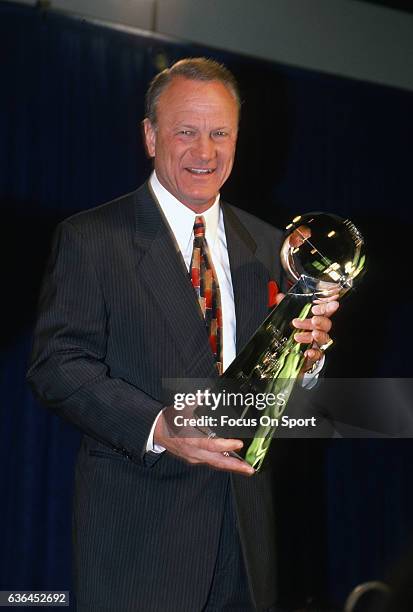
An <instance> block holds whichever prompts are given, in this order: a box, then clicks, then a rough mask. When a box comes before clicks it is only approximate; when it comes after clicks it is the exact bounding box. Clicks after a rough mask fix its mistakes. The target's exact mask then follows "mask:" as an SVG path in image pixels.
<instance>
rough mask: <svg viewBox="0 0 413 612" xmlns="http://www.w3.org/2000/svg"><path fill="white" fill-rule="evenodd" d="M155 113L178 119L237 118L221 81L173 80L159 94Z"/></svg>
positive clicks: (234, 104) (230, 96) (236, 106)
mask: <svg viewBox="0 0 413 612" xmlns="http://www.w3.org/2000/svg"><path fill="white" fill-rule="evenodd" d="M158 110H159V111H161V113H162V114H165V113H167V114H168V115H172V114H173V115H174V116H175V117H177V118H178V117H181V118H182V119H184V118H185V116H190V115H192V116H193V117H194V119H195V118H197V117H198V116H199V113H206V114H211V115H215V116H217V118H218V116H222V117H224V116H226V118H227V121H228V116H229V115H232V114H233V113H234V114H235V116H236V117H237V116H238V105H237V102H236V100H235V98H234V96H233V94H232V92H231V91H230V89H229V88H228V87H227V86H226V85H225V84H224V83H222V82H221V81H218V80H214V81H199V80H193V79H187V78H184V77H181V76H179V77H174V78H173V79H172V80H171V82H170V83H169V84H168V85H167V87H166V88H165V89H164V90H163V92H162V93H161V95H160V97H159V100H158Z"/></svg>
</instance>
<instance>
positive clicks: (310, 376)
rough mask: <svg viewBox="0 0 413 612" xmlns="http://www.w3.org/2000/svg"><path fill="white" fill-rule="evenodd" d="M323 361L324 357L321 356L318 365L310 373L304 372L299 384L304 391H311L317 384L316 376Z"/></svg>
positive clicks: (322, 365)
mask: <svg viewBox="0 0 413 612" xmlns="http://www.w3.org/2000/svg"><path fill="white" fill-rule="evenodd" d="M325 360H326V356H325V355H323V356H322V357H321V359H319V360H318V363H317V365H316V367H315V368H314V369H313V370H311V371H310V372H304V375H303V380H302V383H301V384H302V386H303V387H304V388H305V389H312V388H313V387H314V386H315V385H316V384H317V380H318V375H319V374H320V372H321V370H322V369H323V367H324V363H325Z"/></svg>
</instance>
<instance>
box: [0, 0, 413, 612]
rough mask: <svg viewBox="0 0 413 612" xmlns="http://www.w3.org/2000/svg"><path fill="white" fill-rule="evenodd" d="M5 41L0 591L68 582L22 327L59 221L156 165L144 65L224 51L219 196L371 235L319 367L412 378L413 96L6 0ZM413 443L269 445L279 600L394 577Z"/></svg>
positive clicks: (65, 481) (51, 435) (68, 461)
mask: <svg viewBox="0 0 413 612" xmlns="http://www.w3.org/2000/svg"><path fill="white" fill-rule="evenodd" d="M0 41H1V42H0V45H1V58H2V60H1V64H0V75H1V85H2V94H1V96H0V202H1V241H0V255H1V269H2V299H1V305H2V310H3V315H2V328H1V347H0V349H1V350H0V404H1V421H0V461H1V501H0V525H1V528H2V546H1V547H0V588H1V589H45V588H48V589H66V590H67V589H70V587H71V576H70V572H71V569H70V538H71V534H70V529H71V496H72V479H73V464H74V460H75V454H76V450H77V446H78V443H79V434H78V432H76V431H74V429H72V428H71V426H69V425H67V424H64V423H63V422H61V421H60V420H59V419H58V418H57V417H54V416H52V415H50V414H48V413H47V411H46V410H45V409H43V408H42V407H40V406H39V405H37V403H36V402H35V400H34V399H33V398H32V396H31V394H30V392H29V390H28V387H27V385H26V383H25V380H24V377H25V371H26V368H27V361H28V356H29V353H30V343H31V339H30V335H31V330H32V326H33V322H34V319H35V312H36V300H37V293H38V288H39V284H40V281H41V276H42V271H43V268H44V264H45V260H46V257H47V253H48V248H49V244H50V238H51V234H52V231H53V228H54V227H55V225H56V223H57V222H58V221H59V220H61V219H63V218H65V217H67V216H69V215H70V214H72V213H74V212H77V211H79V210H82V209H86V208H90V207H92V206H95V205H97V204H100V203H102V202H105V201H107V200H110V199H111V198H113V197H115V196H117V195H119V194H121V193H124V192H127V191H131V190H133V189H135V188H136V187H137V186H138V185H139V184H140V183H141V182H142V181H143V180H144V179H145V178H146V177H147V175H148V173H149V171H150V165H149V163H148V161H147V160H146V159H145V156H144V152H143V148H142V146H141V136H140V121H141V119H142V117H143V96H144V91H145V89H146V86H147V84H148V82H149V80H150V78H151V77H152V76H153V75H154V74H155V73H156V72H157V71H158V70H159V69H160V68H162V67H163V66H164V64H165V62H167V63H168V64H169V63H170V62H172V61H174V60H176V59H179V58H180V57H184V56H188V55H198V54H203V55H205V54H207V55H209V56H213V57H216V58H218V59H220V60H223V61H224V62H226V63H227V65H228V66H229V67H230V68H231V69H232V70H233V71H234V73H235V74H236V76H237V77H238V78H239V80H240V83H241V89H242V93H243V98H244V100H245V101H244V104H243V110H242V123H241V135H240V141H239V150H238V154H237V162H236V167H235V169H234V172H233V175H232V177H231V179H230V180H229V182H228V184H227V185H226V186H225V188H224V190H223V192H224V196H225V197H226V199H228V200H229V201H232V202H234V203H237V204H238V205H240V206H241V207H243V208H245V209H246V210H250V211H251V212H253V213H255V214H257V215H258V216H261V217H262V218H264V219H266V220H268V221H270V222H272V223H274V224H275V225H279V226H282V225H283V224H284V223H285V221H286V220H287V219H288V218H289V217H290V216H291V215H292V214H296V213H297V212H305V211H309V210H328V211H334V212H336V213H338V214H341V215H343V216H349V217H350V218H352V219H353V220H354V221H355V223H356V224H357V225H359V226H360V227H361V229H362V230H363V232H364V234H365V235H366V236H367V239H368V245H369V253H370V257H369V272H368V275H367V276H366V278H365V281H364V283H363V285H362V286H361V287H360V289H359V290H358V291H357V292H356V294H355V295H354V297H352V299H351V300H349V301H348V303H346V304H345V307H343V308H342V310H341V312H339V313H338V315H337V317H336V321H335V330H334V335H335V337H336V338H337V342H336V348H335V350H334V351H332V353H331V355H330V356H329V359H328V372H327V373H328V374H329V375H332V376H347V377H351V376H371V377H382V376H387V377H391V376H401V377H403V376H411V366H410V346H411V342H409V332H408V329H409V328H411V325H410V323H409V315H410V312H411V309H410V303H409V298H408V295H407V292H406V290H405V286H406V283H407V278H406V277H407V272H408V270H409V264H410V260H411V257H410V252H411V249H410V241H411V235H412V219H411V214H410V206H411V202H412V195H413V194H412V187H411V143H412V142H413V128H412V122H411V114H412V101H413V95H412V94H411V93H408V92H404V91H399V90H396V89H392V88H387V87H381V86H378V85H372V84H366V83H362V82H357V81H353V80H349V79H340V78H335V77H332V76H328V75H323V74H319V73H315V72H309V71H304V70H298V69H291V68H287V67H283V66H280V65H276V64H273V63H269V62H264V61H258V60H252V59H248V58H246V57H242V56H237V55H233V54H228V53H223V52H218V51H213V50H210V49H205V48H200V47H195V46H193V45H191V46H190V45H188V44H187V45H184V44H178V43H176V42H171V41H168V40H164V39H162V38H159V37H152V36H142V35H138V34H134V33H132V32H131V31H126V30H122V28H113V27H110V26H103V25H96V24H93V23H88V22H87V21H85V20H81V19H75V18H71V17H67V16H65V15H62V14H58V13H54V12H52V11H50V12H44V11H42V10H39V9H33V8H27V7H21V6H15V5H12V4H8V3H5V2H0ZM410 336H411V334H410ZM411 446H412V445H411V442H410V441H409V440H399V441H398V440H393V441H383V440H381V441H379V440H370V441H368V440H356V441H351V440H331V441H328V442H322V441H314V440H309V441H304V440H292V441H282V443H280V444H279V445H278V452H279V461H280V475H279V477H278V482H277V487H278V491H279V500H280V501H279V517H278V523H279V525H280V536H279V548H280V550H279V555H280V561H281V562H280V574H281V583H282V584H283V598H284V600H285V601H286V602H288V603H291V604H292V603H295V604H297V605H301V604H302V603H303V602H304V601H305V600H306V599H308V598H310V597H313V598H316V599H317V598H318V599H320V600H321V599H325V600H327V599H330V600H335V601H338V602H339V601H342V600H343V597H344V595H345V594H346V593H347V592H348V591H349V590H350V589H351V588H352V587H353V586H354V585H355V584H356V583H358V582H360V581H362V580H367V579H372V578H383V577H385V576H386V573H387V571H388V570H389V569H390V568H391V567H392V565H393V563H394V562H395V561H396V560H397V559H398V557H399V555H400V554H402V553H403V552H404V550H405V549H406V548H407V546H408V544H409V541H410V538H411V535H412V530H413V518H412V517H413V492H412V487H411V486H410V483H411V482H412V476H413V474H412V472H413V469H412V459H413V451H412V448H411Z"/></svg>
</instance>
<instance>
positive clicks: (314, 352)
mask: <svg viewBox="0 0 413 612" xmlns="http://www.w3.org/2000/svg"><path fill="white" fill-rule="evenodd" d="M323 354H324V353H323V351H322V350H321V349H319V348H315V347H311V348H310V349H308V350H307V351H305V353H304V356H305V357H306V359H307V360H308V363H306V365H309V364H310V366H311V365H313V363H315V362H316V361H319V360H320V359H321V358H322V356H323Z"/></svg>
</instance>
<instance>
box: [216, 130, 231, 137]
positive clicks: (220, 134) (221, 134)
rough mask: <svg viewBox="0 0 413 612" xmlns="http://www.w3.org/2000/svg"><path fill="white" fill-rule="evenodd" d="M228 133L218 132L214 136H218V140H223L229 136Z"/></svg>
mask: <svg viewBox="0 0 413 612" xmlns="http://www.w3.org/2000/svg"><path fill="white" fill-rule="evenodd" d="M227 135H228V133H227V132H224V130H217V131H216V132H214V136H218V138H222V137H223V136H227Z"/></svg>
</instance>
